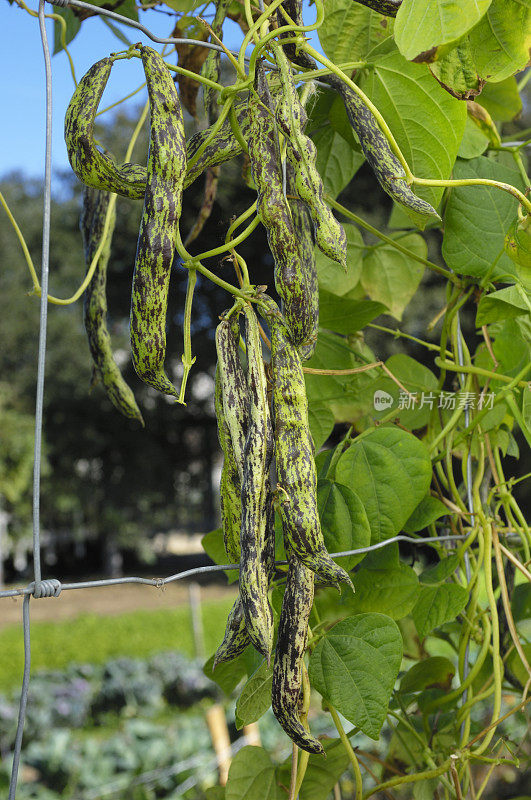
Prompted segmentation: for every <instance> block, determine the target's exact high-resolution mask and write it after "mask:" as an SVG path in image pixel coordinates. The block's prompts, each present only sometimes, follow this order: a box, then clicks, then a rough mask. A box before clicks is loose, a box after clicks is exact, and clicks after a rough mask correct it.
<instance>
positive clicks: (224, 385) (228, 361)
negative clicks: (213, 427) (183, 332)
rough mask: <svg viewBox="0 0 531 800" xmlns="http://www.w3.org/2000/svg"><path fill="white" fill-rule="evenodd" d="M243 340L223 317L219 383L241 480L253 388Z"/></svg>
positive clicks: (218, 349) (218, 331)
mask: <svg viewBox="0 0 531 800" xmlns="http://www.w3.org/2000/svg"><path fill="white" fill-rule="evenodd" d="M239 343H240V329H239V326H238V322H237V320H236V319H233V320H227V319H224V320H222V321H221V322H220V324H219V325H218V327H217V328H216V353H217V356H218V371H219V382H220V388H221V399H222V405H223V416H224V419H225V421H226V424H227V427H228V430H229V434H230V442H231V445H232V450H233V453H234V461H235V464H236V467H237V472H238V476H239V480H240V482H241V479H242V477H243V464H244V453H245V443H246V441H247V429H248V418H249V388H248V386H247V378H246V375H245V372H244V369H243V365H242V362H241V360H240V354H239ZM218 419H219V418H218ZM238 557H239V556H238Z"/></svg>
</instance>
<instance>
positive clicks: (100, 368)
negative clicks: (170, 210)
mask: <svg viewBox="0 0 531 800" xmlns="http://www.w3.org/2000/svg"><path fill="white" fill-rule="evenodd" d="M108 205H109V193H108V192H99V191H97V190H96V189H92V188H88V187H85V190H84V192H83V211H82V214H81V218H80V221H79V226H80V228H81V234H82V237H83V247H84V250H85V262H86V265H87V269H88V268H89V266H90V264H91V262H92V259H93V258H94V254H95V253H96V250H97V249H98V246H99V244H100V242H101V237H102V235H103V227H104V224H105V216H106V213H107V207H108ZM115 221H116V214H115V213H114V214H113V216H112V219H111V226H110V229H109V232H108V235H107V241H106V242H105V245H104V248H103V250H102V253H101V256H100V258H99V261H98V264H97V266H96V270H95V272H94V275H93V278H92V280H91V282H90V283H89V285H88V286H87V289H86V291H85V296H84V301H83V322H84V325H85V330H86V332H87V337H88V343H89V348H90V353H91V355H92V360H93V362H94V378H96V379H97V378H99V379H100V380H101V382H102V384H103V387H104V389H105V392H106V394H107V397H108V398H109V400H110V401H111V403H112V404H113V406H114V407H115V408H116V409H117V410H118V411H119V412H120V413H121V414H123V415H124V417H129V418H131V419H137V420H138V421H139V422H140V423H141V424H142V425H143V424H144V420H143V418H142V414H141V413H140V409H139V408H138V406H137V404H136V401H135V396H134V394H133V392H132V391H131V389H130V387H129V386H128V385H127V383H126V382H125V380H124V379H123V377H122V373H121V372H120V369H119V367H118V365H117V364H116V362H115V360H114V357H113V353H112V347H111V337H110V336H109V331H108V329H107V323H106V316H107V297H106V291H105V289H106V283H107V264H108V261H109V255H110V249H111V239H112V234H113V230H114V224H115Z"/></svg>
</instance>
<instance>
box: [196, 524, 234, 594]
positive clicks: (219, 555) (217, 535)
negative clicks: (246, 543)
mask: <svg viewBox="0 0 531 800" xmlns="http://www.w3.org/2000/svg"><path fill="white" fill-rule="evenodd" d="M201 545H202V547H203V550H204V551H205V553H206V554H207V556H209V558H211V559H212V561H213V562H214V564H230V563H231V561H230V559H229V557H228V555H227V551H226V550H225V545H224V543H223V531H222V529H221V528H216V529H215V530H213V531H210V532H209V533H205V535H204V536H203V538H202V539H201ZM224 572H225V575H226V576H227V579H228V581H229V583H235V582H236V581H237V580H238V570H237V569H226V570H224Z"/></svg>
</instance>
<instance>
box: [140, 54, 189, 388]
mask: <svg viewBox="0 0 531 800" xmlns="http://www.w3.org/2000/svg"><path fill="white" fill-rule="evenodd" d="M141 54H142V63H143V64H144V70H145V74H146V80H147V85H148V91H149V99H150V109H151V128H150V140H149V154H148V165H147V175H148V180H147V184H146V193H145V196H144V209H143V212H142V220H141V223H140V232H139V235H138V245H137V251H136V261H135V271H134V275H133V291H132V295H131V348H132V355H133V365H134V367H135V370H136V372H137V374H138V376H139V377H140V378H141V379H142V380H143V381H144V382H145V383H148V384H149V385H150V386H153V387H154V388H155V389H158V390H159V391H161V392H164V393H165V394H169V395H173V396H174V397H178V393H177V391H176V390H175V387H174V386H173V384H172V383H171V382H170V380H169V379H168V377H167V375H166V374H165V372H164V357H165V354H166V309H167V304H168V287H169V281H170V271H171V265H172V262H173V256H174V250H175V241H176V237H177V232H178V225H179V218H180V215H181V205H182V192H183V184H184V175H185V170H186V142H185V138H184V125H183V116H182V111H181V104H180V102H179V97H178V95H177V90H176V89H175V84H174V83H173V80H172V77H171V75H170V73H169V71H168V69H167V67H166V65H165V64H164V61H163V60H162V58H161V56H160V55H159V54H158V53H157V52H156V51H155V50H153V49H152V48H151V47H142V48H141Z"/></svg>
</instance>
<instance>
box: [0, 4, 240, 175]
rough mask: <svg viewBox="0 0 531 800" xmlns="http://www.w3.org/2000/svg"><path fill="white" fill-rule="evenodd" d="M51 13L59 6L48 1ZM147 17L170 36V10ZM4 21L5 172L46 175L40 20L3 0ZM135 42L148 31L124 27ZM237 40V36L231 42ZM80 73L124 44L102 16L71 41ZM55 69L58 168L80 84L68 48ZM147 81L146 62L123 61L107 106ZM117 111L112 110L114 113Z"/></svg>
mask: <svg viewBox="0 0 531 800" xmlns="http://www.w3.org/2000/svg"><path fill="white" fill-rule="evenodd" d="M27 5H28V6H29V7H30V8H32V9H35V10H36V9H37V7H38V2H37V0H28V2H27ZM46 10H47V12H53V10H54V9H53V7H52V6H51V5H50V4H48V3H47V4H46ZM141 21H142V22H143V23H144V24H146V22H147V24H148V25H149V27H150V29H151V30H152V31H153V32H154V33H155V34H156V35H159V36H161V37H162V36H168V35H169V32H170V28H171V19H170V18H169V17H167V16H165V15H162V14H158V13H153V12H151V13H150V12H147V13H145V14H142V17H141ZM54 24H55V23H54V22H53V20H48V22H47V29H48V38H49V41H50V47H51V49H52V48H53V25H54ZM0 25H1V30H2V48H1V49H0V74H1V75H2V76H3V79H2V84H1V101H2V108H3V110H4V113H3V115H2V116H3V119H2V125H1V126H0V153H1V154H2V156H1V158H0V176H2V175H5V174H6V173H7V172H11V171H12V170H21V171H23V172H24V173H25V174H26V175H28V176H31V177H37V178H40V177H42V174H43V170H44V119H45V86H44V58H43V53H42V46H41V40H40V34H39V26H38V20H37V19H36V18H34V17H31V16H30V15H29V14H27V13H26V12H25V11H23V10H21V9H20V8H18V6H16V5H12V6H10V5H9V4H8V3H7V2H6V0H0ZM231 27H232V28H233V30H232V31H230V30H229V31H227V34H226V36H225V39H226V43H227V45H228V46H229V47H230V46H232V47H234V46H237V45H238V43H239V42H241V33H240V32H239V29H238V28H236V26H231ZM123 30H124V33H125V34H126V36H128V38H129V39H131V40H132V41H134V42H136V41H143V42H145V43H146V44H147V43H150V40H149V39H148V37H147V36H144V35H143V34H142V33H141V32H140V31H137V30H134V29H133V28H126V27H125V26H124V27H123ZM231 40H232V41H231ZM69 49H70V53H71V55H72V58H73V61H74V64H75V68H76V75H77V78H78V80H79V78H80V77H81V76H82V75H83V74H84V73H85V72H86V70H87V69H88V68H89V67H90V66H91V64H93V63H94V62H95V61H98V59H100V58H103V57H104V56H106V55H108V54H109V53H110V52H113V51H116V50H123V49H124V45H123V44H121V43H120V42H119V41H118V39H117V38H116V37H115V36H114V35H113V34H112V33H111V31H110V30H109V29H108V28H107V27H106V25H104V23H103V22H102V21H101V19H98V18H96V17H91V18H89V19H87V20H85V22H84V23H83V25H82V28H81V31H80V32H79V34H78V36H77V37H76V38H75V39H74V41H73V42H72V43H71V45H70V47H69ZM52 72H53V141H52V161H53V166H54V168H64V167H68V159H67V155H66V149H65V145H64V140H63V120H64V114H65V110H66V107H67V105H68V103H69V101H70V98H71V96H72V92H73V90H74V84H73V81H72V77H71V75H70V68H69V65H68V61H67V58H66V55H65V53H64V52H61V53H58V54H57V55H56V56H53V58H52ZM142 81H143V72H142V66H141V63H140V61H139V60H138V59H134V60H132V61H119V62H117V63H116V65H115V67H114V68H113V71H112V74H111V78H110V80H109V83H108V85H107V88H106V90H105V94H104V96H103V100H102V106H101V107H102V108H103V107H105V106H107V105H110V104H111V103H113V102H115V101H116V100H119V99H120V98H121V97H123V96H124V95H125V94H127V93H128V92H129V91H132V89H133V88H136V86H139V85H140V84H141V83H142ZM144 97H145V96H144V95H143V94H138V95H136V96H135V97H134V98H133V99H132V100H131V101H129V103H130V104H131V105H132V106H133V107H136V106H137V105H138V104H139V103H140V102H142V101H143V99H144ZM111 113H112V112H111Z"/></svg>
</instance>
